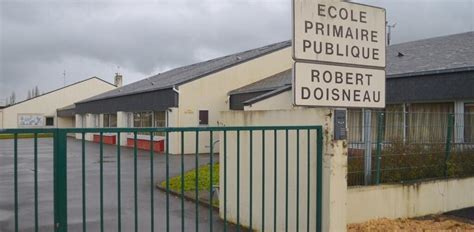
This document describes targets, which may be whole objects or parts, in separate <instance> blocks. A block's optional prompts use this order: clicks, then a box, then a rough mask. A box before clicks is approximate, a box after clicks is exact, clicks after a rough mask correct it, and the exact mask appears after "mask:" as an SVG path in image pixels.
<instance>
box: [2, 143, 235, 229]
mask: <svg viewBox="0 0 474 232" xmlns="http://www.w3.org/2000/svg"><path fill="white" fill-rule="evenodd" d="M67 146H68V153H67V160H68V162H67V170H68V173H67V175H68V176H67V180H68V186H67V189H68V203H67V204H68V205H67V206H68V215H67V216H68V229H69V231H82V223H83V220H82V218H83V215H82V209H83V207H82V147H81V143H80V141H79V140H75V139H73V138H69V139H68V144H67ZM18 148H19V150H18V209H19V211H18V223H19V231H34V222H35V220H34V218H35V213H34V212H35V211H34V209H35V208H34V199H35V198H34V196H35V195H34V155H33V154H34V153H33V140H32V139H20V140H18ZM13 151H14V150H13V140H0V231H2V232H9V231H14V228H15V223H14V222H15V220H14V215H15V214H14V159H13V154H14V152H13ZM38 151H39V153H38V202H39V204H38V212H39V213H38V221H39V230H40V231H48V232H50V231H53V218H54V213H53V212H54V211H53V140H52V139H51V138H46V139H39V145H38ZM116 152H117V147H116V146H113V145H104V162H103V175H104V176H103V179H104V185H103V191H104V194H103V196H104V197H103V199H104V200H103V206H104V214H103V215H104V220H103V222H104V229H105V230H104V231H117V230H118V216H119V214H118V200H117V199H118V194H117V193H118V184H117V183H118V181H117V166H118V165H117V164H118V163H117V155H116V154H117V153H116ZM120 157H121V165H120V167H121V172H120V177H121V181H120V183H121V191H120V193H121V208H120V209H121V214H120V217H121V229H122V231H134V228H135V214H134V212H135V201H134V171H135V170H134V154H133V149H129V148H121V156H120ZM137 157H138V159H137V180H138V181H137V207H138V214H137V217H138V218H137V222H138V223H137V226H138V231H150V228H151V205H152V204H151V195H152V193H153V196H154V204H153V208H154V213H155V214H154V220H153V222H154V227H155V231H165V230H166V194H165V193H163V192H161V191H159V190H158V189H156V188H154V187H153V185H152V183H151V177H150V152H148V151H138V156H137ZM165 158H166V157H165V155H163V154H155V155H154V172H155V174H154V180H155V183H157V182H158V181H163V180H164V179H165V177H166V172H165V167H166V159H165ZM217 159H218V156H215V157H214V160H217ZM208 162H209V155H200V156H199V165H203V164H206V163H208ZM99 164H100V163H99V145H98V144H96V143H90V142H87V143H86V170H85V173H86V225H87V230H88V231H100V172H99V167H100V165H99ZM169 164H170V176H176V175H179V174H180V172H181V169H180V167H181V157H180V156H179V155H170V156H169ZM184 166H185V170H190V169H193V168H194V167H195V156H194V155H185V156H184ZM195 207H196V206H195V204H194V203H193V202H188V201H185V202H184V210H181V200H180V198H176V197H173V196H171V195H170V210H169V222H170V231H181V223H182V220H183V222H184V230H185V231H195V226H196V210H195ZM197 222H198V227H199V230H200V231H209V228H210V223H212V226H213V229H214V230H215V231H222V230H223V225H224V223H223V221H222V220H221V219H220V218H219V217H218V212H217V211H213V217H212V219H211V220H209V208H207V207H204V206H199V209H198V216H197ZM230 230H231V231H232V230H233V228H232V227H231V228H230Z"/></svg>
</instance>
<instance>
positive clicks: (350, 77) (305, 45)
mask: <svg viewBox="0 0 474 232" xmlns="http://www.w3.org/2000/svg"><path fill="white" fill-rule="evenodd" d="M385 17H386V16H385V10H384V9H382V8H377V7H372V6H366V5H361V4H355V3H348V2H343V1H337V0H336V1H335V0H293V59H294V61H295V65H294V68H293V92H294V94H293V96H294V101H293V102H294V104H295V105H299V106H327V107H346V108H349V107H360V108H384V107H385Z"/></svg>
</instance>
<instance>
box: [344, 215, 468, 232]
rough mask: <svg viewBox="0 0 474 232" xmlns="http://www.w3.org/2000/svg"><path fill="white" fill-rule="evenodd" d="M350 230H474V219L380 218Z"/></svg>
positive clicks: (353, 226) (354, 226)
mask: <svg viewBox="0 0 474 232" xmlns="http://www.w3.org/2000/svg"><path fill="white" fill-rule="evenodd" d="M347 230H348V232H366V231H367V232H369V231H370V232H375V231H400V232H401V231H415V232H418V231H420V232H429V231H473V232H474V221H472V220H467V219H463V218H458V217H454V216H446V215H438V216H432V217H428V218H421V219H398V220H389V219H378V220H372V221H369V222H366V223H361V224H351V225H349V226H348V227H347Z"/></svg>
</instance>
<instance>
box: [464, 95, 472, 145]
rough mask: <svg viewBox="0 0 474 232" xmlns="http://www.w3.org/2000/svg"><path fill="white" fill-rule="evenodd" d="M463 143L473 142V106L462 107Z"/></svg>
mask: <svg viewBox="0 0 474 232" xmlns="http://www.w3.org/2000/svg"><path fill="white" fill-rule="evenodd" d="M464 142H466V143H472V142H474V104H466V105H465V106H464Z"/></svg>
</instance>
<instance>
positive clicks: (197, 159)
mask: <svg viewBox="0 0 474 232" xmlns="http://www.w3.org/2000/svg"><path fill="white" fill-rule="evenodd" d="M194 162H195V166H196V169H194V171H195V175H196V179H195V180H194V184H195V193H194V194H195V195H196V205H195V208H196V232H198V231H199V201H198V199H199V170H198V169H199V131H196V157H195V160H194Z"/></svg>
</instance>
